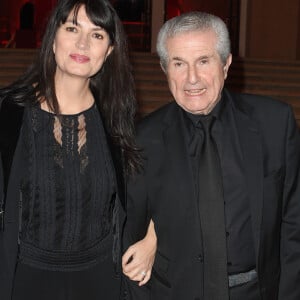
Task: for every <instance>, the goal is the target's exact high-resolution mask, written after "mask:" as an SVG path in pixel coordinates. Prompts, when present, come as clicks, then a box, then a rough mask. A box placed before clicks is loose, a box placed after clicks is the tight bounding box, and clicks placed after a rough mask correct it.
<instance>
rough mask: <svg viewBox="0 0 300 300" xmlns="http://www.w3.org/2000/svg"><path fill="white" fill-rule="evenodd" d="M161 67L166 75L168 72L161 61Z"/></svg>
mask: <svg viewBox="0 0 300 300" xmlns="http://www.w3.org/2000/svg"><path fill="white" fill-rule="evenodd" d="M159 64H160V67H161V69H162V70H163V72H164V73H167V70H166V68H165V67H164V65H163V63H162V62H161V61H160V63H159Z"/></svg>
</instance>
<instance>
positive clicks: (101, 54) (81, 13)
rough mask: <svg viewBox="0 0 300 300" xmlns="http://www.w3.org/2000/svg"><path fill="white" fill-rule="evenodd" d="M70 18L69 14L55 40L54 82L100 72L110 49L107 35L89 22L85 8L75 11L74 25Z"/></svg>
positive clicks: (85, 76) (72, 13)
mask: <svg viewBox="0 0 300 300" xmlns="http://www.w3.org/2000/svg"><path fill="white" fill-rule="evenodd" d="M73 15H74V12H73V11H71V12H70V14H69V16H68V18H67V20H66V22H65V23H64V24H61V25H60V27H59V28H58V30H57V33H56V36H55V39H54V43H53V52H54V55H55V60H56V64H57V67H56V74H55V76H56V79H63V78H64V77H75V78H83V79H88V78H90V77H91V76H93V75H94V74H96V73H97V72H98V71H99V70H100V69H101V67H102V65H103V63H104V61H105V59H106V58H107V57H108V55H109V54H110V53H111V51H112V50H113V47H112V46H111V45H110V39H109V36H108V34H107V32H106V31H105V30H104V29H103V28H101V27H99V26H96V25H95V24H93V23H92V22H91V21H90V19H89V18H88V16H87V14H86V11H85V6H84V5H82V6H81V7H80V8H79V10H78V16H77V25H76V24H74V23H73Z"/></svg>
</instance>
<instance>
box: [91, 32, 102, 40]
mask: <svg viewBox="0 0 300 300" xmlns="http://www.w3.org/2000/svg"><path fill="white" fill-rule="evenodd" d="M93 36H94V37H95V38H96V39H98V40H102V39H103V35H102V34H100V33H94V34H93Z"/></svg>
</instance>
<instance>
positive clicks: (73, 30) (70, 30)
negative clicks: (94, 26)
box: [66, 27, 77, 32]
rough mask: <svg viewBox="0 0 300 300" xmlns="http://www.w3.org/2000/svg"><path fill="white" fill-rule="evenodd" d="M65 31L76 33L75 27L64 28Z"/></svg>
mask: <svg viewBox="0 0 300 300" xmlns="http://www.w3.org/2000/svg"><path fill="white" fill-rule="evenodd" d="M66 30H67V31H69V32H77V28H76V27H66Z"/></svg>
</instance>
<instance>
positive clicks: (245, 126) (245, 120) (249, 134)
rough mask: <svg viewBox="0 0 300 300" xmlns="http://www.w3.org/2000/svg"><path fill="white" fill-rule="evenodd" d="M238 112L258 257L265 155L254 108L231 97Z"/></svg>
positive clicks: (238, 125)
mask: <svg viewBox="0 0 300 300" xmlns="http://www.w3.org/2000/svg"><path fill="white" fill-rule="evenodd" d="M227 96H228V97H230V98H231V99H232V101H233V103H234V106H235V108H234V109H235V110H236V114H235V116H236V122H237V129H238V133H239V139H240V143H241V149H242V153H243V158H244V166H245V175H246V186H247V193H248V196H249V201H250V203H249V204H250V210H251V220H252V229H253V234H254V246H255V253H256V255H257V257H258V252H259V251H258V250H259V242H260V230H261V222H262V209H263V153H262V145H261V140H260V136H259V131H258V128H257V126H256V124H255V123H254V122H253V120H252V119H251V111H252V108H251V107H250V106H249V105H247V104H246V103H244V102H243V99H242V98H241V97H240V96H236V97H233V96H230V95H229V94H228V92H227Z"/></svg>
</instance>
